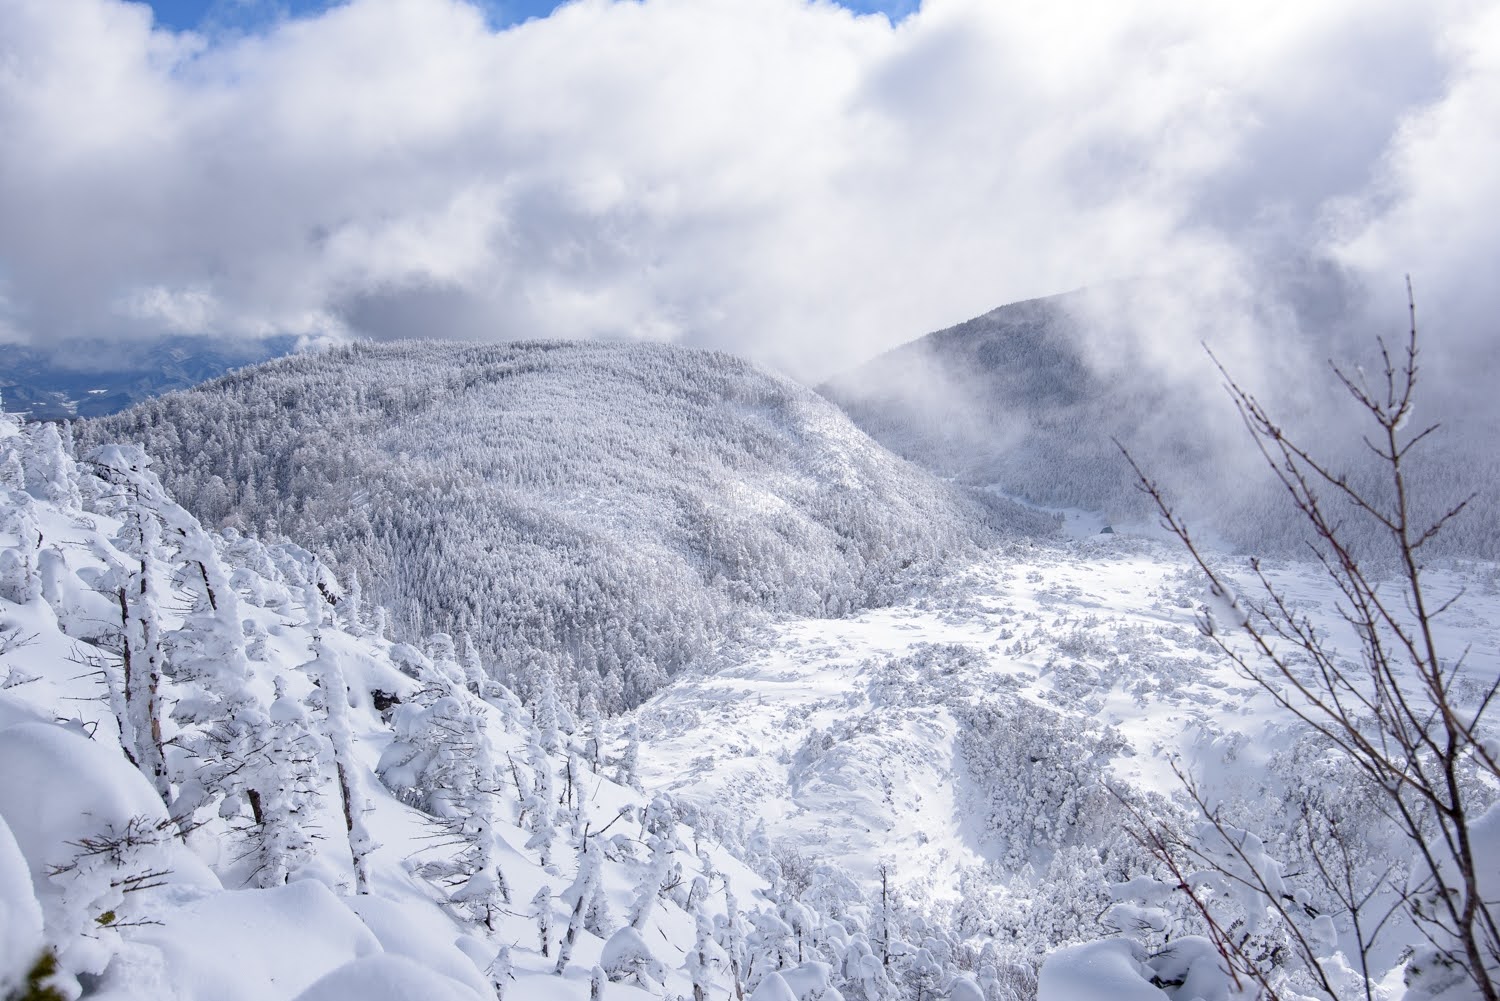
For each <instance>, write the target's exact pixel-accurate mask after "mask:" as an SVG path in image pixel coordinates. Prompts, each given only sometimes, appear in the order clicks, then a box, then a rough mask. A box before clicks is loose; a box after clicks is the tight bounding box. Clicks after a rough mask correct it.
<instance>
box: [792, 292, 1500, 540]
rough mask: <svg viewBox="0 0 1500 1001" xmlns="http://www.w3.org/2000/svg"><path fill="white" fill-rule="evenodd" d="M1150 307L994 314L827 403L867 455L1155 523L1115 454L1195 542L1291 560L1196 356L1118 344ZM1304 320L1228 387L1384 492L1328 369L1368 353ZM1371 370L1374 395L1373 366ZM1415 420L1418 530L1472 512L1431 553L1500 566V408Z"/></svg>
mask: <svg viewBox="0 0 1500 1001" xmlns="http://www.w3.org/2000/svg"><path fill="white" fill-rule="evenodd" d="M1159 291H1160V289H1159V288H1158V287H1157V286H1156V285H1153V284H1150V283H1135V284H1128V285H1121V286H1118V287H1110V288H1104V289H1086V290H1081V291H1078V292H1072V293H1068V294H1065V295H1057V296H1052V297H1048V298H1044V299H1034V300H1029V301H1026V302H1018V303H1012V304H1010V305H1006V306H1001V307H1000V308H998V309H995V310H993V311H991V312H989V313H986V314H984V315H983V316H979V317H976V318H974V319H972V320H969V321H967V322H964V323H960V324H958V325H957V326H954V327H950V328H948V329H946V330H940V331H937V332H935V333H931V334H928V335H927V336H925V337H922V338H919V339H918V340H915V341H912V342H910V343H908V344H905V345H903V346H901V347H898V348H896V349H894V350H892V351H889V352H887V353H885V354H883V355H880V356H879V357H877V358H875V359H872V360H871V361H869V362H866V363H865V364H863V365H860V366H858V367H856V368H854V369H852V370H850V371H848V372H845V373H843V374H841V375H839V376H837V377H836V378H834V379H832V380H830V381H829V382H828V383H826V384H825V385H823V386H822V387H820V392H822V393H823V394H824V395H825V396H827V397H828V398H829V399H831V400H833V401H834V402H836V403H838V404H839V406H841V407H842V408H843V409H844V410H845V411H846V412H847V413H848V414H849V416H850V417H851V418H852V419H853V420H854V422H855V423H856V424H858V425H859V426H860V427H861V428H862V429H863V430H865V431H867V432H868V433H869V434H870V436H871V437H873V438H874V439H875V440H877V441H879V442H880V443H881V444H883V445H885V446H886V447H888V448H890V449H891V450H892V451H894V452H895V453H897V454H898V455H901V456H904V457H906V458H908V459H910V460H912V461H913V462H916V463H918V464H919V465H922V466H924V467H925V468H928V469H931V470H933V471H935V472H937V473H938V474H940V475H942V476H945V477H953V478H956V479H957V480H959V481H961V482H965V483H969V484H972V485H976V486H984V487H989V488H992V489H994V490H997V491H1000V492H1002V493H1004V494H1005V495H1008V496H1012V497H1015V498H1017V499H1021V500H1024V501H1026V502H1028V503H1032V504H1037V505H1041V506H1043V507H1045V508H1049V509H1073V510H1081V511H1086V512H1092V513H1095V514H1098V515H1101V516H1102V517H1103V519H1104V521H1105V523H1109V522H1115V523H1121V522H1123V523H1127V524H1141V523H1154V521H1155V514H1154V511H1153V510H1152V508H1151V505H1150V502H1149V501H1148V500H1147V499H1146V498H1145V497H1144V496H1142V494H1141V493H1140V491H1139V490H1138V489H1137V488H1136V478H1135V476H1134V474H1133V473H1132V472H1131V470H1130V467H1129V465H1128V463H1126V462H1125V461H1124V459H1123V457H1122V456H1121V454H1120V450H1119V445H1124V446H1125V447H1127V448H1129V450H1130V452H1131V454H1132V455H1133V456H1134V457H1135V458H1136V459H1137V461H1139V462H1140V463H1141V464H1142V465H1143V466H1144V467H1145V468H1146V469H1147V470H1148V471H1150V472H1151V473H1152V475H1153V476H1157V477H1160V478H1161V479H1162V480H1163V482H1164V485H1165V486H1166V487H1167V488H1168V489H1169V490H1170V492H1171V494H1172V498H1173V500H1174V502H1175V503H1176V504H1177V505H1178V506H1179V507H1180V509H1181V510H1182V511H1183V512H1184V513H1185V514H1186V515H1187V516H1188V517H1189V518H1190V519H1191V520H1192V521H1193V522H1194V524H1195V525H1196V526H1197V527H1198V528H1200V529H1201V530H1204V531H1209V532H1212V533H1213V534H1214V535H1215V536H1216V537H1217V538H1218V539H1220V540H1222V541H1224V542H1225V543H1226V544H1227V545H1230V546H1233V547H1236V548H1239V549H1242V550H1249V551H1257V552H1276V553H1279V554H1283V555H1285V554H1291V553H1295V552H1299V551H1301V550H1302V540H1301V538H1300V537H1299V535H1298V524H1299V523H1298V519H1297V518H1296V517H1295V516H1294V515H1293V513H1292V512H1291V511H1290V510H1289V508H1288V506H1287V505H1286V503H1285V492H1284V491H1283V490H1282V489H1281V487H1280V486H1279V485H1278V484H1275V483H1274V482H1272V481H1271V479H1270V478H1269V477H1268V476H1267V475H1266V470H1265V468H1264V465H1263V463H1262V462H1261V460H1260V456H1259V454H1258V453H1257V452H1256V451H1255V450H1254V448H1253V447H1251V446H1250V443H1249V442H1248V440H1247V439H1246V438H1245V437H1244V435H1243V427H1242V425H1241V423H1240V420H1239V418H1238V416H1237V414H1236V413H1235V409H1234V407H1233V405H1232V403H1231V401H1230V399H1229V397H1228V396H1227V395H1226V394H1224V393H1222V392H1220V391H1219V390H1220V386H1219V383H1220V381H1221V378H1222V377H1221V376H1220V374H1219V373H1217V372H1216V371H1215V369H1214V367H1213V365H1212V363H1211V360H1210V358H1209V357H1208V355H1207V353H1206V352H1204V351H1203V350H1202V349H1201V347H1199V346H1197V345H1196V344H1193V343H1192V342H1189V347H1187V348H1185V349H1183V351H1182V352H1181V356H1173V357H1171V358H1168V359H1163V358H1161V357H1157V356H1152V355H1151V354H1150V352H1149V351H1148V350H1147V347H1148V346H1150V345H1152V344H1154V342H1153V341H1151V340H1150V339H1149V338H1148V339H1147V343H1146V345H1143V344H1142V343H1141V341H1140V339H1139V338H1134V337H1132V336H1129V335H1128V334H1125V333H1121V331H1120V328H1122V327H1124V328H1129V327H1131V326H1132V325H1134V326H1141V325H1144V324H1146V323H1147V320H1148V318H1149V317H1150V316H1151V315H1152V313H1151V310H1152V308H1153V307H1155V308H1160V304H1159V303H1154V302H1153V301H1152V293H1153V292H1159ZM1273 298H1274V297H1273ZM1274 305H1276V306H1278V307H1281V308H1284V309H1288V310H1290V309H1293V308H1294V306H1295V305H1296V304H1294V303H1281V302H1275V303H1274ZM1300 308H1301V314H1300V315H1301V320H1302V322H1303V323H1305V324H1307V325H1309V326H1315V325H1317V324H1325V325H1326V326H1327V331H1328V332H1327V333H1319V334H1318V335H1316V336H1312V335H1309V337H1308V340H1309V343H1308V344H1307V345H1304V346H1303V347H1302V349H1300V350H1287V351H1285V356H1284V357H1282V356H1272V355H1270V353H1269V352H1267V353H1266V354H1265V355H1262V356H1259V357H1255V358H1254V359H1253V361H1250V362H1247V366H1246V367H1247V368H1248V369H1251V370H1249V371H1242V370H1237V369H1236V368H1235V366H1234V365H1233V364H1232V363H1228V364H1229V369H1230V372H1229V374H1230V375H1231V376H1233V377H1236V378H1238V379H1240V380H1242V381H1244V383H1245V384H1246V385H1247V387H1248V388H1249V389H1250V390H1251V391H1252V392H1256V393H1258V394H1259V396H1260V397H1261V399H1262V400H1263V402H1266V403H1268V404H1269V405H1270V406H1271V407H1272V409H1273V410H1274V411H1275V412H1277V413H1278V415H1279V416H1280V417H1282V418H1283V419H1284V420H1286V422H1287V426H1288V428H1290V429H1291V430H1292V431H1294V432H1295V433H1298V434H1299V435H1300V436H1301V437H1302V438H1303V439H1304V440H1307V441H1311V442H1315V443H1317V445H1318V446H1319V450H1320V452H1321V454H1323V455H1324V457H1325V458H1327V459H1329V460H1330V461H1331V462H1332V463H1333V464H1334V465H1335V466H1337V467H1338V468H1340V469H1341V470H1343V471H1345V472H1346V473H1347V475H1348V476H1349V477H1350V480H1351V482H1354V483H1356V484H1359V485H1361V486H1362V487H1363V488H1364V489H1366V490H1371V491H1379V490H1380V489H1382V483H1381V481H1380V476H1381V470H1380V469H1379V467H1378V464H1377V463H1375V462H1374V461H1373V460H1372V456H1371V454H1370V452H1369V450H1368V449H1366V448H1365V447H1364V445H1363V444H1362V443H1361V442H1360V431H1359V430H1351V429H1352V428H1353V421H1352V420H1351V410H1350V408H1349V407H1348V406H1347V405H1346V404H1347V403H1348V398H1347V394H1346V393H1345V392H1344V389H1343V387H1342V386H1341V385H1340V384H1339V382H1338V380H1337V379H1336V377H1335V376H1334V374H1333V372H1332V370H1331V369H1330V368H1329V366H1328V359H1327V353H1328V352H1330V351H1333V350H1336V347H1335V345H1337V344H1339V343H1344V342H1353V343H1354V344H1356V345H1357V348H1351V349H1350V350H1351V352H1355V354H1354V355H1353V356H1351V357H1348V358H1339V359H1336V361H1337V362H1339V363H1340V364H1341V365H1343V367H1345V368H1347V369H1349V370H1350V372H1351V373H1355V374H1356V377H1359V376H1358V373H1357V372H1356V366H1357V364H1358V363H1359V361H1360V357H1362V356H1361V355H1359V354H1358V352H1366V353H1367V352H1368V350H1369V348H1370V345H1371V344H1372V342H1373V337H1372V336H1370V334H1369V333H1367V332H1363V331H1361V332H1357V333H1351V332H1349V331H1347V330H1345V329H1343V327H1342V326H1341V324H1347V322H1348V321H1347V320H1339V319H1336V318H1333V317H1330V316H1328V315H1327V310H1326V307H1320V308H1314V307H1313V306H1310V305H1306V304H1302V305H1301V307H1300ZM1195 322H1198V323H1200V324H1201V325H1202V326H1203V327H1204V328H1205V333H1217V334H1218V337H1217V339H1216V340H1215V341H1214V343H1215V344H1216V346H1217V347H1218V349H1219V350H1220V351H1221V352H1222V351H1224V350H1225V348H1226V345H1225V343H1224V339H1225V337H1227V336H1230V335H1229V334H1228V333H1226V332H1225V331H1217V330H1216V329H1215V328H1214V327H1213V324H1212V318H1211V317H1202V318H1198V319H1197V320H1196V321H1195ZM1247 336H1249V335H1247ZM1440 336H1441V335H1440V334H1439V335H1435V336H1434V340H1440ZM1229 347H1230V348H1231V349H1234V348H1235V345H1233V344H1232V343H1231V344H1230V345H1229ZM1241 347H1243V346H1241ZM1440 347H1441V346H1440V345H1439V349H1440ZM1238 353H1239V355H1240V356H1241V357H1242V358H1243V357H1244V355H1245V354H1246V352H1245V351H1243V350H1241V351H1239V352H1238ZM1366 360H1367V361H1368V362H1369V364H1368V366H1367V367H1368V369H1369V372H1370V376H1371V377H1372V378H1374V377H1376V373H1377V372H1378V368H1377V365H1378V361H1379V359H1378V358H1375V359H1366ZM1361 371H1362V370H1361ZM1455 408H1457V409H1455ZM1423 419H1424V420H1427V421H1434V422H1439V423H1442V424H1444V427H1443V428H1442V430H1441V432H1440V433H1439V434H1437V435H1434V436H1433V437H1432V438H1430V439H1428V440H1427V441H1426V442H1425V443H1424V445H1423V447H1422V448H1420V449H1419V450H1417V451H1416V452H1415V453H1413V455H1412V456H1411V457H1410V462H1409V464H1408V465H1409V469H1408V474H1409V475H1410V476H1411V478H1412V481H1413V483H1415V484H1419V485H1420V487H1421V489H1420V491H1419V493H1420V495H1421V497H1422V499H1423V501H1424V502H1426V503H1428V505H1429V509H1427V510H1424V512H1423V513H1424V514H1427V515H1436V514H1437V513H1440V512H1441V511H1443V510H1446V509H1447V507H1448V506H1449V505H1451V504H1453V503H1456V502H1457V501H1459V500H1462V499H1463V498H1464V497H1465V496H1468V495H1469V494H1470V493H1474V494H1475V497H1474V498H1473V502H1472V505H1471V510H1470V511H1469V513H1468V514H1467V515H1466V516H1465V518H1463V519H1462V520H1461V521H1460V522H1459V523H1457V524H1454V525H1452V526H1450V527H1449V529H1448V530H1447V531H1446V532H1445V533H1444V536H1443V538H1442V539H1440V540H1439V541H1438V543H1437V545H1438V546H1440V547H1441V548H1442V549H1443V550H1444V551H1445V552H1447V553H1450V554H1454V555H1460V556H1478V557H1484V558H1496V557H1500V527H1497V526H1500V459H1497V458H1496V456H1495V453H1494V449H1492V448H1490V447H1489V444H1490V443H1491V442H1493V441H1494V438H1495V435H1496V434H1497V433H1500V408H1497V407H1496V406H1494V404H1493V400H1488V401H1486V400H1476V394H1474V393H1465V394H1462V395H1461V396H1459V395H1457V394H1455V395H1454V397H1453V399H1452V400H1449V399H1447V398H1446V397H1444V396H1443V395H1442V394H1435V395H1434V396H1432V397H1428V398H1426V399H1425V400H1424V410H1423ZM1116 442H1118V443H1119V445H1117V444H1116Z"/></svg>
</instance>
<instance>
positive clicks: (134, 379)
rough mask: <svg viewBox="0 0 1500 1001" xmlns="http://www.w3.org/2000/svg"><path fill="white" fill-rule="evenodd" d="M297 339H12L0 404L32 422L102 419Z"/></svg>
mask: <svg viewBox="0 0 1500 1001" xmlns="http://www.w3.org/2000/svg"><path fill="white" fill-rule="evenodd" d="M296 343H297V339H296V338H295V337H291V336H286V337H269V338H265V339H261V340H226V341H220V340H213V339H210V338H207V337H169V338H165V339H163V340H159V341H154V342H151V343H150V344H149V345H131V346H127V345H122V344H114V343H105V342H97V343H96V342H81V343H77V344H72V345H69V346H68V348H67V350H66V351H65V352H61V351H58V350H46V351H43V350H38V349H36V348H29V347H24V346H21V345H11V346H6V347H5V348H4V350H3V356H4V359H5V360H4V362H3V363H0V402H3V405H4V408H5V409H6V410H7V411H9V412H11V413H19V414H22V415H23V416H25V417H28V418H30V419H31V420H39V421H51V420H75V419H77V418H80V417H103V416H105V415H107V414H113V413H118V412H119V411H121V410H124V409H125V408H126V407H130V406H134V405H135V404H137V403H140V402H141V401H142V400H148V399H151V398H152V397H154V396H160V395H161V394H162V393H167V392H171V391H172V390H174V389H187V388H188V387H189V386H196V385H197V384H198V383H200V382H206V381H207V380H209V379H213V378H216V377H218V376H221V375H223V374H224V373H225V372H228V371H230V370H232V369H236V368H240V367H242V366H244V365H253V364H255V363H256V362H262V361H266V360H268V359H271V358H276V357H279V356H281V355H285V354H289V353H291V351H292V350H293V349H294V348H295V346H296Z"/></svg>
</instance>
